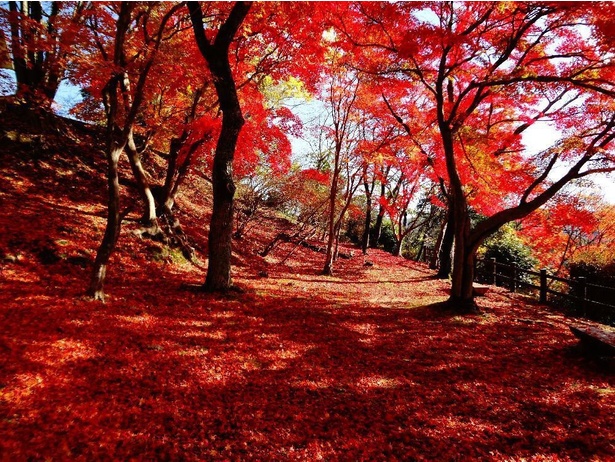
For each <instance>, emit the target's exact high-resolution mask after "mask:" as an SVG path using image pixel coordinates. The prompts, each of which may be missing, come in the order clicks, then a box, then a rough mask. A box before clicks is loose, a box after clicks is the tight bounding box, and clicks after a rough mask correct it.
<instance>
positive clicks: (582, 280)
mask: <svg viewBox="0 0 615 462" xmlns="http://www.w3.org/2000/svg"><path fill="white" fill-rule="evenodd" d="M577 280H578V282H579V294H580V296H581V308H582V309H583V314H587V278H586V277H585V276H581V277H579V278H578V279H577Z"/></svg>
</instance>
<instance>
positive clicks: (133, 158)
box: [126, 132, 159, 235]
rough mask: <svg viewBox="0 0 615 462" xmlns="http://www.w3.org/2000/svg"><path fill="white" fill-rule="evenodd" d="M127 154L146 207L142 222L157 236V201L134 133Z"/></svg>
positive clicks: (129, 136) (131, 135)
mask: <svg viewBox="0 0 615 462" xmlns="http://www.w3.org/2000/svg"><path fill="white" fill-rule="evenodd" d="M126 153H127V154H128V160H129V162H130V168H131V169H132V173H133V175H134V177H135V180H136V182H137V188H138V189H139V194H140V195H141V198H142V199H143V203H144V206H145V209H144V211H143V217H142V218H141V222H142V223H143V224H144V225H145V226H147V227H148V228H149V230H148V233H149V234H151V235H156V234H158V232H159V228H158V222H157V220H156V201H155V200H154V195H153V194H152V190H151V188H150V186H149V181H148V180H147V174H146V173H145V169H144V168H143V164H142V163H141V155H140V154H139V152H138V151H137V147H136V145H135V141H134V137H133V134H132V132H131V133H130V134H129V135H128V142H127V143H126Z"/></svg>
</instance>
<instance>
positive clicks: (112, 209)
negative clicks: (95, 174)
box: [87, 143, 124, 301]
mask: <svg viewBox="0 0 615 462" xmlns="http://www.w3.org/2000/svg"><path fill="white" fill-rule="evenodd" d="M123 150H124V145H123V144H121V143H113V144H112V146H111V147H110V148H108V149H107V183H108V187H109V198H108V206H107V207H108V215H107V226H106V229H105V235H104V237H103V240H102V242H101V244H100V247H99V249H98V253H97V254H96V260H95V261H94V270H93V271H92V279H91V281H90V287H89V289H88V292H87V293H88V295H89V296H91V297H93V298H94V299H95V300H101V301H104V298H105V295H104V289H103V285H104V282H105V275H106V273H107V265H108V264H109V259H110V258H111V254H112V253H113V250H114V249H115V244H116V243H117V239H118V237H119V235H120V226H121V217H120V182H119V175H118V164H119V160H120V155H121V154H122V151H123Z"/></svg>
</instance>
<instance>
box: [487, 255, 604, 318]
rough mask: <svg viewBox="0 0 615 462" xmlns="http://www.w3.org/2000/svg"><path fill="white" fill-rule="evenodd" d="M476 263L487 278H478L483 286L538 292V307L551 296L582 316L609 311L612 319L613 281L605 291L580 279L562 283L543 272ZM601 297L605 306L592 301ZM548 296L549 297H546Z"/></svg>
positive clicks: (490, 262) (565, 280)
mask: <svg viewBox="0 0 615 462" xmlns="http://www.w3.org/2000/svg"><path fill="white" fill-rule="evenodd" d="M479 263H482V264H483V265H484V270H487V271H486V273H487V274H484V272H483V274H482V276H483V278H486V280H485V281H481V282H485V283H487V284H492V285H500V286H502V285H507V286H508V288H509V289H510V290H511V291H512V292H517V291H518V290H526V291H528V290H535V291H538V297H539V300H540V302H541V303H549V302H551V301H552V298H553V296H555V298H557V299H558V300H562V299H564V300H567V301H569V302H572V303H574V304H575V305H576V307H577V308H578V309H580V310H581V311H582V312H583V313H584V314H590V313H589V311H590V310H591V309H592V308H594V309H595V308H599V309H601V310H610V311H611V312H612V314H613V315H615V281H614V284H613V286H611V287H607V286H604V285H599V284H593V283H591V282H589V281H587V278H585V277H580V278H578V279H566V278H560V277H558V276H553V275H550V274H548V273H547V270H545V269H542V270H540V271H539V272H537V271H530V270H525V269H522V268H519V267H518V266H516V265H508V264H504V263H499V262H497V261H496V259H495V258H492V259H490V260H480V261H479ZM562 286H567V287H568V290H566V291H561V290H557V289H558V288H561V287H562ZM596 293H601V294H602V297H601V298H604V294H605V293H607V294H609V295H608V296H607V298H608V301H609V303H604V302H603V301H598V300H595V299H594V297H592V294H596ZM550 296H551V297H550Z"/></svg>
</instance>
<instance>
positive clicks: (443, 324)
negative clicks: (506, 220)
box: [0, 119, 615, 461]
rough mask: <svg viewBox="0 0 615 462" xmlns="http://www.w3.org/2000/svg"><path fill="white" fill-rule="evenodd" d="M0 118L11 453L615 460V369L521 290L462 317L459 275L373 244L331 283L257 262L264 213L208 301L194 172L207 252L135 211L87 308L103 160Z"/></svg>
mask: <svg viewBox="0 0 615 462" xmlns="http://www.w3.org/2000/svg"><path fill="white" fill-rule="evenodd" d="M2 122H3V124H4V125H3V127H4V128H3V129H2V130H3V131H2V133H0V136H2V139H1V140H0V185H1V187H0V230H1V233H0V460H3V461H4V460H5V461H22V460H54V461H56V460H57V461H63V460H83V461H93V460H195V461H196V460H263V461H270V460H302V461H303V460H305V461H313V460H327V461H337V460H340V461H350V460H353V461H354V460H386V461H393V460H437V461H446V460H498V461H500V460H502V461H521V460H573V461H579V460H600V461H608V460H615V433H614V432H615V378H614V377H613V375H612V372H609V370H608V369H607V368H605V367H604V364H602V363H600V362H599V361H597V360H592V359H591V358H588V357H586V356H585V355H583V354H582V352H581V351H580V350H579V348H578V346H577V341H576V339H575V338H574V337H573V336H572V334H571V333H570V331H569V329H568V327H567V324H568V321H569V320H568V319H566V318H565V317H564V316H563V315H562V314H560V313H557V312H555V311H553V310H552V309H549V308H547V307H545V306H541V305H538V304H536V303H533V302H531V301H529V300H527V299H524V298H523V297H521V296H517V295H513V294H510V293H507V292H506V291H504V290H502V289H492V290H491V291H489V292H488V293H487V295H486V296H485V297H481V298H480V300H479V305H480V308H481V311H482V312H481V313H480V314H475V315H464V316H459V315H455V314H454V313H451V312H447V311H445V310H443V309H442V308H441V305H440V302H442V301H444V300H446V298H447V296H448V295H447V290H448V283H447V281H441V280H437V279H434V278H433V272H432V271H430V270H429V269H428V268H427V267H426V266H424V265H422V264H418V263H414V262H410V261H407V260H404V259H403V258H395V257H392V256H390V255H388V254H386V253H384V252H382V251H380V250H372V251H370V254H369V256H368V257H367V258H368V259H369V261H370V262H372V263H373V265H372V266H365V265H364V258H363V256H361V255H360V253H359V252H357V251H355V256H354V257H352V258H350V259H346V260H339V261H338V263H337V267H336V273H335V276H333V277H326V276H322V275H320V274H319V272H320V270H321V268H322V266H323V264H324V261H323V255H322V254H319V253H316V252H313V251H311V250H309V249H306V248H303V247H295V246H294V245H293V244H290V243H283V244H281V245H280V246H279V247H277V248H276V249H275V250H274V251H273V252H272V253H271V254H270V255H269V256H268V257H267V258H263V257H261V256H259V255H258V253H259V252H260V251H262V250H263V249H264V247H265V246H266V245H267V243H268V242H270V241H271V239H272V238H273V237H274V236H275V233H276V232H279V231H280V230H283V229H284V227H285V226H288V223H287V222H285V221H284V220H283V219H281V218H276V217H275V216H274V215H273V214H271V213H270V214H266V215H264V216H263V217H262V218H261V221H260V222H259V223H257V224H256V225H255V226H253V227H252V228H250V230H249V231H248V232H247V234H246V236H245V237H244V238H243V239H242V240H241V241H238V242H237V243H236V248H235V250H236V251H235V254H234V261H233V263H234V273H233V274H234V281H235V283H236V284H237V285H238V286H239V287H241V288H242V289H243V290H242V291H241V292H233V293H230V294H229V295H227V296H219V295H218V296H215V295H207V294H204V293H202V292H200V291H199V290H198V288H199V286H200V285H201V284H202V281H203V280H204V275H205V266H206V258H205V256H204V249H205V248H206V231H207V230H206V223H207V221H208V217H207V214H206V213H205V212H204V210H208V207H209V202H208V199H207V197H208V193H207V187H208V186H207V185H206V184H205V183H204V182H202V180H199V179H198V178H197V177H193V178H192V181H191V183H190V184H191V185H192V186H191V187H190V188H189V190H187V191H186V192H185V194H184V195H183V196H181V197H180V199H179V201H178V209H179V210H180V212H181V213H180V216H181V219H182V223H183V224H184V227H185V229H186V231H187V233H188V234H189V235H190V236H191V237H192V239H193V242H194V244H195V246H196V248H197V256H198V261H196V262H195V263H191V262H189V261H186V260H185V259H183V258H182V257H181V255H179V254H178V252H175V251H173V250H171V249H167V248H166V247H165V246H163V245H162V244H160V243H156V242H153V241H149V240H144V239H140V238H139V237H137V236H136V235H135V233H133V232H132V231H133V230H134V229H136V228H137V225H136V222H135V219H136V212H134V214H130V215H128V217H127V219H126V220H125V223H124V228H123V231H122V235H121V237H120V241H119V245H118V249H117V252H116V253H115V255H114V257H113V258H112V262H111V265H110V267H109V273H108V279H107V283H106V291H107V293H108V299H107V302H106V303H105V304H101V303H99V302H93V301H91V300H88V299H87V298H86V297H84V292H85V288H86V286H87V282H88V278H89V275H90V271H91V262H92V261H93V257H94V255H95V251H96V248H97V246H98V244H99V241H100V239H101V237H102V232H103V230H104V217H105V207H104V200H105V180H104V175H103V174H102V173H101V172H102V171H103V170H102V168H103V159H104V157H103V155H102V153H101V152H100V150H98V149H95V147H93V146H92V139H91V138H90V137H89V135H87V134H85V132H83V133H81V132H79V130H78V129H77V128H74V129H72V131H71V130H68V131H67V130H64V131H65V132H66V133H64V134H63V135H62V136H61V137H60V136H59V135H53V134H48V133H46V132H45V131H39V132H37V131H36V130H33V129H32V127H30V125H27V126H26V125H23V124H22V125H19V123H18V122H10V121H7V120H6V119H5V120H2ZM69 135H70V136H69ZM60 138H61V139H60ZM124 167H125V166H124ZM124 190H125V191H128V192H129V193H130V194H132V196H131V197H132V198H133V199H134V192H130V190H129V188H124ZM124 200H125V201H127V199H124ZM128 202H129V200H128ZM125 203H126V202H125ZM345 250H346V251H349V250H350V249H348V248H347V249H345Z"/></svg>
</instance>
